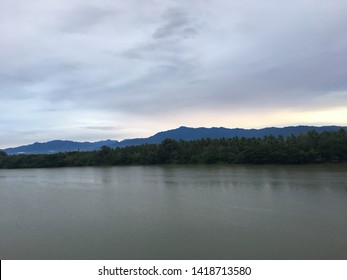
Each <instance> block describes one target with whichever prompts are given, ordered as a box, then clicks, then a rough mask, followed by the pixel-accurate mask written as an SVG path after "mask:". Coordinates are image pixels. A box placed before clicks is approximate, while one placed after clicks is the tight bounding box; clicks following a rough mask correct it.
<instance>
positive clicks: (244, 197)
mask: <svg viewBox="0 0 347 280" xmlns="http://www.w3.org/2000/svg"><path fill="white" fill-rule="evenodd" d="M0 258H1V259H347V166H343V165H331V166H327V165H316V166H280V167H278V166H277V167H276V166H241V165H238V166H156V167H109V168H108V167H107V168H62V169H31V170H0Z"/></svg>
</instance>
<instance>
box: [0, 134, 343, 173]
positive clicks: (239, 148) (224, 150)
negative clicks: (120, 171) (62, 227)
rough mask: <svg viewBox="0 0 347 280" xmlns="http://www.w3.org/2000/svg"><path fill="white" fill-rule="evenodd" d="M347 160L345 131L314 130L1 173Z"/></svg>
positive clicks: (3, 164) (18, 162) (148, 147)
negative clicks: (64, 168) (58, 169)
mask: <svg viewBox="0 0 347 280" xmlns="http://www.w3.org/2000/svg"><path fill="white" fill-rule="evenodd" d="M346 161H347V132H346V131H345V130H344V129H340V130H339V131H336V132H322V133H317V132H316V131H310V132H307V133H303V134H300V135H297V136H294V135H292V136H288V137H282V136H278V137H274V136H272V135H269V136H265V137H263V138H243V137H242V138H240V137H234V138H220V139H201V140H192V141H183V140H180V141H177V140H174V139H165V140H163V141H162V142H161V143H160V144H144V145H139V146H129V147H124V148H115V149H112V148H109V147H107V146H103V147H102V148H101V149H100V150H98V151H92V152H64V153H55V154H35V155H34V154H33V155H25V154H21V155H7V154H6V153H5V152H4V151H0V168H41V167H72V166H107V165H151V164H216V163H227V164H234V163H250V164H306V163H324V162H346Z"/></svg>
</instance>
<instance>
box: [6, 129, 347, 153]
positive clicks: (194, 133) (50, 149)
mask: <svg viewBox="0 0 347 280" xmlns="http://www.w3.org/2000/svg"><path fill="white" fill-rule="evenodd" d="M340 128H344V129H346V128H347V127H341V126H321V127H317V126H288V127H283V128H278V127H267V128H262V129H242V128H233V129H230V128H224V127H212V128H205V127H199V128H191V127H185V126H181V127H179V128H176V129H172V130H167V131H162V132H159V133H157V134H155V135H153V136H150V137H148V138H135V139H126V140H123V141H120V142H119V141H116V140H106V141H98V142H74V141H62V140H55V141H50V142H46V143H37V142H36V143H34V144H31V145H26V146H20V147H15V148H8V149H5V150H4V151H5V152H6V153H7V154H19V153H25V154H47V153H57V152H68V151H93V150H98V149H100V148H101V147H102V146H108V147H111V148H116V147H126V146H136V145H142V144H145V143H148V144H156V143H160V142H161V141H163V140H164V139H166V138H172V139H175V140H197V139H202V138H232V137H245V138H252V137H260V138H261V137H264V136H266V135H273V136H279V135H282V136H284V137H286V136H290V135H298V134H301V133H304V132H307V131H310V130H315V131H317V132H324V131H337V130H339V129H340Z"/></svg>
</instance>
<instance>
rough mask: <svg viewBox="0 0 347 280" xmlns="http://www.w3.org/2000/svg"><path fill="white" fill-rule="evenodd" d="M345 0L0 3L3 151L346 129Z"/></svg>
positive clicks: (13, 0) (14, 0) (34, 0)
mask: <svg viewBox="0 0 347 280" xmlns="http://www.w3.org/2000/svg"><path fill="white" fill-rule="evenodd" d="M346 15H347V1H346V0H291V1H287V0H286V1H285V0H283V1H281V0H261V1H260V0H259V1H255V0H253V1H250V0H213V1H210V0H189V1H187V0H183V1H180V0H174V1H169V0H145V1H144V0H126V1H124V0H122V1H121V0H97V1H96V0H94V1H88V0H49V1H47V0H31V1H27V0H0V102H1V111H0V148H6V147H10V146H18V145H22V144H29V143H32V142H35V141H39V142H44V141H49V140H53V139H63V140H65V139H68V140H77V141H81V140H88V141H95V140H101V139H108V138H110V139H117V140H122V139H125V138H134V137H147V136H150V135H152V134H154V133H155V132H158V131H161V130H167V129H172V128H176V127H178V126H181V125H185V126H192V127H200V126H204V127H212V126H217V127H219V126H224V127H229V128H233V127H243V128H261V127H267V126H287V125H299V124H311V125H326V124H335V125H347V16H346Z"/></svg>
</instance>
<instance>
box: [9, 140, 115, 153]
mask: <svg viewBox="0 0 347 280" xmlns="http://www.w3.org/2000/svg"><path fill="white" fill-rule="evenodd" d="M118 143H119V142H118V141H116V140H105V141H98V142H74V141H62V140H54V141H49V142H45V143H38V142H36V143H34V144H31V145H25V146H20V147H16V148H8V149H5V150H4V151H5V152H6V153H7V154H9V155H10V154H50V153H59V152H68V151H94V150H98V149H100V148H101V147H102V146H109V147H112V148H113V147H116V146H117V145H118Z"/></svg>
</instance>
